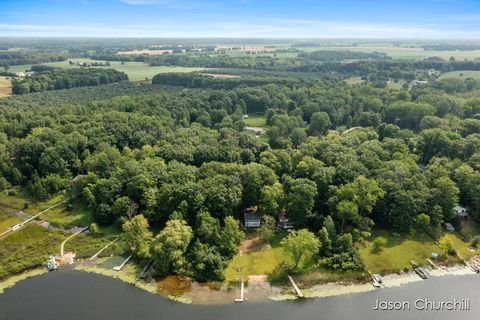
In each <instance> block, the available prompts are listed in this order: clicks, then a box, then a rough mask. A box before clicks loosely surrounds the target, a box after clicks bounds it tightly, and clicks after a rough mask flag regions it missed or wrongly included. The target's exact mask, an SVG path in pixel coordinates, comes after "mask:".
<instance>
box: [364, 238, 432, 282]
mask: <svg viewBox="0 0 480 320" xmlns="http://www.w3.org/2000/svg"><path fill="white" fill-rule="evenodd" d="M379 236H382V237H385V238H386V239H387V240H388V243H387V245H386V246H385V247H384V248H383V249H382V250H381V251H380V252H372V242H373V240H374V239H375V238H376V237H379ZM359 251H360V255H361V256H362V258H363V260H364V261H365V264H366V269H367V270H369V271H371V272H372V273H382V274H384V273H389V272H398V271H400V270H403V269H410V268H411V264H410V260H415V261H416V262H417V263H418V264H420V265H425V264H427V261H426V259H428V258H430V257H431V254H432V252H437V253H440V252H441V250H440V248H439V247H438V245H437V244H436V243H435V242H434V240H433V239H432V238H430V237H429V236H428V235H427V234H426V233H425V232H421V231H412V232H410V233H406V234H401V235H398V234H397V236H393V235H392V232H389V231H385V230H377V231H374V232H373V234H372V238H371V239H370V241H367V242H366V243H365V245H363V246H362V247H361V248H359Z"/></svg>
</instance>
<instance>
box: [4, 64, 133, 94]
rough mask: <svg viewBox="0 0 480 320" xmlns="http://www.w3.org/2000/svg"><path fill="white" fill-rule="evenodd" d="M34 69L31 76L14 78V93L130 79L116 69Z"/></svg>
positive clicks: (85, 85)
mask: <svg viewBox="0 0 480 320" xmlns="http://www.w3.org/2000/svg"><path fill="white" fill-rule="evenodd" d="M40 67H42V68H40ZM32 71H33V72H35V73H34V74H33V75H31V76H28V77H24V78H14V79H13V80H12V92H13V93H14V94H26V93H31V92H41V91H47V90H59V89H69V88H75V87H87V86H97V85H100V84H107V83H112V82H120V81H124V80H128V76H127V75H126V74H125V73H123V72H120V71H117V70H115V69H95V68H88V69H53V68H51V67H45V66H39V67H37V68H35V66H33V67H32Z"/></svg>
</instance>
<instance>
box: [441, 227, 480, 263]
mask: <svg viewBox="0 0 480 320" xmlns="http://www.w3.org/2000/svg"><path fill="white" fill-rule="evenodd" d="M442 239H448V240H450V241H451V242H452V246H453V248H454V249H455V251H456V252H457V253H458V254H460V256H462V258H463V259H465V260H469V259H470V258H471V257H473V256H474V255H476V254H480V248H477V250H476V251H473V252H472V251H470V244H469V243H466V242H465V241H463V240H462V238H461V237H460V236H459V235H458V234H456V233H445V234H444V235H443V236H442Z"/></svg>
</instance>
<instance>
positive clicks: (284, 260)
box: [225, 232, 316, 282]
mask: <svg viewBox="0 0 480 320" xmlns="http://www.w3.org/2000/svg"><path fill="white" fill-rule="evenodd" d="M285 236H286V233H283V232H282V233H277V234H276V235H275V237H274V239H273V240H272V242H271V246H267V247H266V248H262V249H260V250H255V251H250V252H246V253H243V254H242V255H240V254H237V255H235V256H234V257H233V259H232V261H231V262H230V264H229V265H228V266H227V268H226V270H225V280H226V282H238V281H239V280H240V279H248V276H250V275H268V276H273V279H272V280H273V281H278V280H279V279H280V278H284V277H283V276H284V275H285V272H286V271H285V270H286V266H292V265H293V260H292V258H291V256H290V255H289V254H288V253H287V252H285V250H284V249H283V247H282V246H281V245H280V242H281V240H282V239H283V238H284V237H285ZM315 267H316V264H315V262H314V259H313V258H311V259H308V260H307V259H305V258H303V259H302V260H301V261H300V264H299V266H298V268H297V269H296V270H295V271H296V272H298V273H302V272H304V271H306V270H312V269H313V268H315Z"/></svg>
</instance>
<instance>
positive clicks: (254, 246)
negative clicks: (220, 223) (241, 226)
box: [238, 233, 271, 254]
mask: <svg viewBox="0 0 480 320" xmlns="http://www.w3.org/2000/svg"><path fill="white" fill-rule="evenodd" d="M270 248H271V246H270V244H268V243H267V242H266V241H265V240H263V239H262V238H261V237H260V236H259V235H258V234H256V233H251V234H248V235H247V238H246V239H245V240H244V241H243V242H242V244H241V245H240V247H239V248H238V249H239V252H241V253H242V254H244V253H247V252H252V251H260V250H267V249H270Z"/></svg>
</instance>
